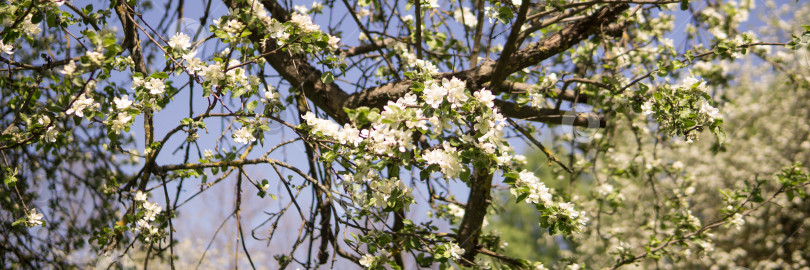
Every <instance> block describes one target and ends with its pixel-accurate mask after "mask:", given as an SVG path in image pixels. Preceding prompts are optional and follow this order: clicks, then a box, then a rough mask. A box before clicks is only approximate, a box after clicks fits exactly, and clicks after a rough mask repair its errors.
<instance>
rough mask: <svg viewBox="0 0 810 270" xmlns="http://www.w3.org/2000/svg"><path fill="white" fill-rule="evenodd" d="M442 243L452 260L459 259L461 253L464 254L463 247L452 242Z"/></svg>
mask: <svg viewBox="0 0 810 270" xmlns="http://www.w3.org/2000/svg"><path fill="white" fill-rule="evenodd" d="M444 245H445V248H446V249H447V251H448V252H449V253H450V258H452V259H453V260H458V259H460V258H461V255H462V254H464V249H463V248H461V247H460V246H459V245H458V244H456V243H454V242H450V243H445V244H444Z"/></svg>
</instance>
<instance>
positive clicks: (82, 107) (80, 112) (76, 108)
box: [65, 94, 100, 117]
mask: <svg viewBox="0 0 810 270" xmlns="http://www.w3.org/2000/svg"><path fill="white" fill-rule="evenodd" d="M99 106H100V105H99V104H98V103H95V100H94V99H93V98H91V97H87V95H86V94H81V95H79V98H77V99H76V100H75V101H73V105H72V106H71V107H70V109H68V110H67V111H65V114H67V115H71V114H73V115H76V116H78V117H84V113H85V111H86V110H94V109H98V108H99Z"/></svg>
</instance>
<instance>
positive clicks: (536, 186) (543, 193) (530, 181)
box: [510, 170, 553, 206]
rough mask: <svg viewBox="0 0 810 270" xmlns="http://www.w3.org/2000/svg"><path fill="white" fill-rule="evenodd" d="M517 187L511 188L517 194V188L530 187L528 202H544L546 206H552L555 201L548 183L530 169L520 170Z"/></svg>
mask: <svg viewBox="0 0 810 270" xmlns="http://www.w3.org/2000/svg"><path fill="white" fill-rule="evenodd" d="M515 187H516V188H513V189H511V190H510V191H511V192H512V194H513V195H515V196H518V195H519V194H518V190H517V189H520V188H522V187H526V188H528V189H529V195H528V196H526V203H534V204H538V203H541V202H542V204H543V205H545V206H551V205H552V203H553V201H552V197H551V193H549V191H550V190H549V188H547V187H546V184H544V183H543V182H540V179H538V178H537V176H535V175H534V173H532V172H530V171H527V170H523V171H521V172H520V177H519V178H518V179H517V181H516V182H515Z"/></svg>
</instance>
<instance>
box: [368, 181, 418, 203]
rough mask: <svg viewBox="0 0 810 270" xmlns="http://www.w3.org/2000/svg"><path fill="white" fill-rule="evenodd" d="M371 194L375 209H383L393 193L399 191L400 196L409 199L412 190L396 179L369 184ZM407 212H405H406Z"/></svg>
mask: <svg viewBox="0 0 810 270" xmlns="http://www.w3.org/2000/svg"><path fill="white" fill-rule="evenodd" d="M369 186H370V187H371V189H373V190H374V191H376V192H373V194H374V195H373V196H374V203H375V204H376V206H377V207H380V208H384V207H385V206H386V203H388V200H389V199H390V198H391V195H392V194H393V193H394V191H399V194H400V196H405V197H410V196H411V191H412V189H411V188H409V187H408V186H406V185H405V183H403V182H402V180H400V179H399V178H397V177H393V178H391V179H379V180H377V181H372V182H371V183H369ZM406 211H407V210H406Z"/></svg>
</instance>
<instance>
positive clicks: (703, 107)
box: [698, 99, 723, 122]
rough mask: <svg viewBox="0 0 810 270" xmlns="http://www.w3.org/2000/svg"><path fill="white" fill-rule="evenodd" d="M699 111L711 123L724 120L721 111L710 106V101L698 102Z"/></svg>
mask: <svg viewBox="0 0 810 270" xmlns="http://www.w3.org/2000/svg"><path fill="white" fill-rule="evenodd" d="M698 111H699V112H700V113H701V114H702V115H703V116H704V117H705V118H706V119H707V120H708V121H709V122H714V120H715V119H722V118H723V115H722V114H720V110H719V109H717V108H715V107H713V106H712V105H711V104H709V102H708V101H706V100H705V99H702V100H700V101H698Z"/></svg>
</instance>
